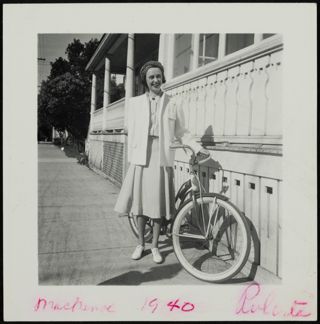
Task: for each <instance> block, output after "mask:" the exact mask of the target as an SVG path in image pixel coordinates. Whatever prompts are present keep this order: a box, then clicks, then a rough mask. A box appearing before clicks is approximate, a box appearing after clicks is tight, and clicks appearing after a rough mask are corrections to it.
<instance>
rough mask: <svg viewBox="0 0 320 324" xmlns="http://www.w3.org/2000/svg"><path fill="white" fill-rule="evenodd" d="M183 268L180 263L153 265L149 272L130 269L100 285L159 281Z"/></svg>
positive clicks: (138, 283) (131, 284)
mask: <svg viewBox="0 0 320 324" xmlns="http://www.w3.org/2000/svg"><path fill="white" fill-rule="evenodd" d="M180 270H181V265H180V264H179V263H176V264H171V265H165V266H159V267H152V268H151V269H150V270H149V271H148V272H140V271H129V272H127V273H124V274H121V275H120V276H117V277H114V278H112V279H109V280H106V281H104V282H102V283H100V284H98V286H105V285H128V286H138V285H140V284H141V283H145V282H150V281H155V282H156V281H159V280H162V279H170V278H173V277H174V276H175V275H176V274H177V273H178V272H179V271H180Z"/></svg>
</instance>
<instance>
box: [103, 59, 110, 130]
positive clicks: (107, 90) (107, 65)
mask: <svg viewBox="0 0 320 324" xmlns="http://www.w3.org/2000/svg"><path fill="white" fill-rule="evenodd" d="M109 103H110V60H109V59H108V58H107V57H106V59H105V65H104V89H103V115H102V131H104V130H106V128H107V107H108V105H109Z"/></svg>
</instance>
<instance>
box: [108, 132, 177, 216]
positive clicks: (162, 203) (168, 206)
mask: <svg viewBox="0 0 320 324" xmlns="http://www.w3.org/2000/svg"><path fill="white" fill-rule="evenodd" d="M174 199H175V197H174V173H173V168H172V167H160V159H159V138H157V137H152V136H149V137H148V148H147V163H146V166H141V165H134V164H131V165H130V166H129V168H128V171H127V174H126V177H125V179H124V181H123V184H122V187H121V190H120V193H119V196H118V200H117V202H116V205H115V208H114V209H115V211H117V212H119V213H122V214H124V213H127V214H129V213H132V214H133V215H144V216H148V217H150V218H152V219H159V218H162V217H165V218H166V219H167V220H170V219H171V217H172V216H173V214H174V212H175V201H174Z"/></svg>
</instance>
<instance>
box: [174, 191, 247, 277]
mask: <svg viewBox="0 0 320 324" xmlns="http://www.w3.org/2000/svg"><path fill="white" fill-rule="evenodd" d="M196 201H197V203H198V205H199V206H200V207H201V208H202V209H201V210H208V209H207V208H204V206H205V204H209V203H214V202H215V204H216V205H217V206H218V207H217V208H216V209H215V210H214V213H216V215H215V216H212V219H211V222H210V224H209V222H208V226H210V228H211V229H210V231H209V230H208V232H210V234H211V235H210V240H209V239H208V240H205V239H203V238H202V236H203V237H205V235H204V232H205V231H206V230H205V228H204V229H203V231H202V232H203V233H202V236H201V235H200V234H197V233H196V231H195V229H196V228H197V225H195V224H194V222H197V223H198V221H197V220H194V219H193V220H192V218H193V217H194V215H193V214H192V210H193V208H194V204H193V200H192V199H189V200H187V201H186V202H185V203H184V204H183V205H182V206H181V207H180V208H179V210H178V211H177V214H176V216H175V220H174V223H173V227H172V241H173V248H174V252H175V255H176V257H177V259H178V260H179V262H180V264H181V265H182V266H183V268H184V269H185V270H186V271H187V272H189V273H190V274H191V275H192V276H194V277H196V278H198V279H200V280H203V281H208V282H214V283H220V282H224V281H226V280H228V279H230V278H232V277H234V276H235V275H237V274H238V273H239V272H240V271H241V270H242V269H243V267H244V265H245V263H246V262H247V260H248V257H249V253H250V246H251V239H250V238H251V236H250V231H249V226H248V224H247V222H246V220H245V219H244V217H243V216H242V214H241V212H240V211H239V210H238V209H237V207H236V206H234V205H233V204H232V203H231V202H230V201H228V200H227V199H226V198H225V197H219V195H215V194H210V193H209V194H204V195H202V198H200V196H199V195H197V196H196ZM216 210H217V211H216ZM224 210H226V211H228V214H227V216H226V213H225V211H224ZM229 212H230V214H229ZM214 213H213V214H214ZM208 215H209V213H207V216H206V217H208ZM200 216H201V215H200ZM188 217H189V218H188ZM213 220H214V221H215V222H216V224H215V225H216V226H215V228H214V226H213V225H212V221H213ZM184 222H185V223H184ZM192 222H193V223H192ZM228 223H229V225H230V232H229V235H228V227H229V225H228ZM191 224H192V225H191ZM203 224H205V219H204V218H203ZM235 224H237V225H235ZM198 225H199V224H198ZM220 225H221V228H219V227H218V226H220ZM238 225H239V231H238ZM232 226H233V228H235V230H233V231H234V232H235V237H236V238H233V239H234V241H235V242H236V241H237V239H239V240H240V244H241V247H239V248H238V247H237V248H236V247H232V246H231V247H230V242H229V240H230V241H231V243H232V237H231V235H232V234H233V232H231V230H232ZM200 227H201V226H200ZM200 227H199V228H198V229H197V230H198V231H200V232H201V229H200ZM220 230H221V232H220ZM214 231H216V233H215V234H213V232H214ZM211 232H212V233H211ZM224 234H225V237H224ZM238 235H240V238H239V237H238ZM228 236H229V238H228ZM188 239H189V241H190V242H192V243H191V244H189V245H188ZM197 240H198V241H199V242H200V245H199V242H197ZM211 240H212V242H211ZM219 240H220V241H219ZM228 244H229V246H228ZM235 244H236V243H235ZM210 249H212V251H211V252H210ZM218 249H219V252H218ZM237 249H238V250H239V251H238V250H237ZM206 250H208V251H206ZM226 251H228V252H229V253H230V255H231V256H230V258H229V259H228V257H227V256H226V255H225V254H221V255H218V253H222V252H223V253H225V252H226ZM196 253H199V254H200V255H201V257H200V258H199V259H192V261H191V260H189V255H190V258H191V256H192V258H195V257H194V255H195V254H196ZM204 253H205V254H204ZM236 257H237V260H236V261H235V262H234V263H233V264H232V265H231V262H232V258H234V259H235V258H236ZM209 260H210V261H209ZM205 263H206V264H209V266H210V268H212V269H213V270H212V271H214V270H215V272H212V273H211V272H208V271H209V270H208V268H209V266H208V265H207V268H206V270H205V269H204V268H205V266H204V265H205ZM226 267H227V269H225V268H226ZM216 269H218V270H216ZM210 271H211V269H210Z"/></svg>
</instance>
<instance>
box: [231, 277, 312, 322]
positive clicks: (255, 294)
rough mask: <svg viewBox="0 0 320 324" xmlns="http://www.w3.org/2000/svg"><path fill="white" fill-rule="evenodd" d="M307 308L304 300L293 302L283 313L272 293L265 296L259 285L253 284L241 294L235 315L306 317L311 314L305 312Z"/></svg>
mask: <svg viewBox="0 0 320 324" xmlns="http://www.w3.org/2000/svg"><path fill="white" fill-rule="evenodd" d="M307 307H308V302H307V301H306V300H293V302H292V303H291V307H290V310H289V311H284V310H282V309H280V307H279V306H278V304H277V301H276V298H275V293H274V292H271V293H269V294H265V293H263V292H262V288H261V286H260V284H259V283H257V282H254V283H251V284H250V285H249V286H247V287H246V288H245V289H244V291H243V292H242V294H241V296H240V299H239V303H238V306H237V308H236V314H238V315H241V314H242V315H243V314H246V315H250V314H258V313H259V314H263V315H271V316H273V317H278V316H286V317H287V316H289V317H308V316H310V315H311V313H310V312H308V311H307V309H306V308H307Z"/></svg>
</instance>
